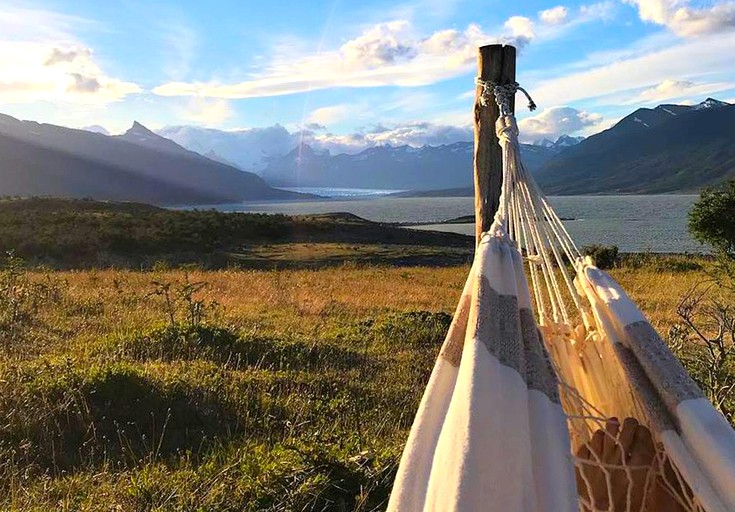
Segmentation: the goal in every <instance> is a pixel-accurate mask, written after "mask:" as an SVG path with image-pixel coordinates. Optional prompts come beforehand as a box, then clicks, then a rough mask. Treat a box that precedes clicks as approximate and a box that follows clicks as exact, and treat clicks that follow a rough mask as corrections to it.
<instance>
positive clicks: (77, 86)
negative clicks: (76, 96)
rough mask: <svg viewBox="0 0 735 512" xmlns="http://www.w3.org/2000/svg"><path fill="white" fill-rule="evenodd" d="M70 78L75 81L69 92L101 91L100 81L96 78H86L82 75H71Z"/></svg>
mask: <svg viewBox="0 0 735 512" xmlns="http://www.w3.org/2000/svg"><path fill="white" fill-rule="evenodd" d="M69 76H70V77H72V78H73V79H74V83H73V84H71V85H70V86H69V87H68V88H67V90H68V91H71V92H80V93H94V92H97V91H99V90H100V88H101V87H102V86H101V85H100V82H99V80H97V79H96V78H95V77H92V76H84V75H82V74H81V73H69Z"/></svg>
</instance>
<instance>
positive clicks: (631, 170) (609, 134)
mask: <svg viewBox="0 0 735 512" xmlns="http://www.w3.org/2000/svg"><path fill="white" fill-rule="evenodd" d="M731 177H735V105H730V104H727V103H724V102H720V101H717V100H713V99H711V98H709V99H707V100H705V101H704V102H702V103H700V104H698V105H693V106H687V105H660V106H658V107H656V108H654V109H645V108H642V109H638V110H636V111H635V112H633V113H632V114H630V115H629V116H627V117H625V118H623V119H622V120H621V121H620V122H618V123H617V124H616V125H615V126H614V127H612V128H610V129H608V130H605V131H604V132H602V133H598V134H596V135H593V136H591V137H589V138H587V139H586V140H584V141H582V142H581V143H580V144H578V145H576V146H573V147H570V148H567V149H565V150H564V151H562V152H560V153H559V154H558V155H556V156H554V157H552V158H551V159H550V160H549V161H548V162H547V163H546V164H545V165H544V166H542V167H541V169H539V170H538V172H536V180H537V181H538V183H539V185H541V187H542V188H543V189H544V191H545V192H546V193H547V194H568V195H573V194H616V193H625V194H660V193H671V192H693V191H696V190H699V189H701V188H702V187H705V186H708V185H714V184H716V183H719V182H721V181H723V180H725V179H727V178H731Z"/></svg>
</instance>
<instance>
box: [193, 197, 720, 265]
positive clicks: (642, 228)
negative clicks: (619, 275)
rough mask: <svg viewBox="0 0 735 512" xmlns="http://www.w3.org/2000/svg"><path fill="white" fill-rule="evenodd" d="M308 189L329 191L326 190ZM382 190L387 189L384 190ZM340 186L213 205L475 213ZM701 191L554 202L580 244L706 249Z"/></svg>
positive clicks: (456, 204)
mask: <svg viewBox="0 0 735 512" xmlns="http://www.w3.org/2000/svg"><path fill="white" fill-rule="evenodd" d="M309 192H312V193H317V194H319V193H320V192H321V193H324V190H322V189H309ZM381 192H382V193H381ZM385 192H386V191H375V190H371V191H369V193H366V194H362V195H360V193H359V192H354V191H353V192H350V191H349V189H340V190H339V193H340V194H341V195H340V197H330V198H325V199H318V200H311V201H269V202H247V203H238V204H226V205H217V206H213V208H216V209H218V210H222V211H242V212H259V213H284V214H288V215H301V214H310V213H331V212H349V213H353V214H355V215H358V216H360V217H363V218H365V219H369V220H373V221H377V222H421V223H432V222H441V221H444V220H447V219H453V218H457V217H461V216H464V215H471V214H472V213H473V199H472V198H471V197H426V198H424V197H415V198H414V197H412V198H399V197H385ZM696 199H697V196H696V195H656V196H631V195H626V196H557V197H550V198H549V200H550V202H551V204H552V205H553V207H554V209H555V210H556V211H557V213H558V214H559V216H560V217H562V218H569V219H573V220H568V221H565V222H564V224H565V226H566V227H567V229H568V230H569V233H570V234H571V235H572V238H574V240H575V242H576V243H577V245H578V246H580V247H581V246H584V245H588V244H595V243H597V244H605V245H617V246H618V247H619V248H620V250H621V251H623V252H643V251H650V252H658V253H675V252H676V253H678V252H690V253H691V252H707V251H706V248H705V247H704V246H702V245H701V244H699V243H698V242H696V241H695V240H694V239H692V237H691V236H690V235H689V232H688V231H687V213H688V211H689V209H690V207H691V205H692V203H693V202H694V201H695V200H696ZM199 208H206V207H201V206H200V207H199ZM411 229H434V230H439V231H451V232H457V233H464V234H468V235H472V234H474V225H473V224H428V225H423V226H417V227H414V228H411Z"/></svg>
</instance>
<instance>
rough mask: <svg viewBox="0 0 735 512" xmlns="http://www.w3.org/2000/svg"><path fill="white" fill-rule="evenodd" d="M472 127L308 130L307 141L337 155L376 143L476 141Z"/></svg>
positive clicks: (382, 126)
mask: <svg viewBox="0 0 735 512" xmlns="http://www.w3.org/2000/svg"><path fill="white" fill-rule="evenodd" d="M472 137H473V135H472V127H471V126H470V125H469V124H468V125H465V126H456V125H447V124H440V123H433V122H429V121H414V122H407V123H395V124H387V125H386V124H377V125H373V126H370V127H366V128H363V129H361V130H357V131H355V132H352V133H349V134H333V133H329V132H327V133H307V134H305V135H304V138H303V140H304V142H306V143H307V144H310V145H312V146H313V147H315V148H317V149H328V150H329V151H330V152H331V153H333V154H339V153H358V152H360V151H363V150H364V149H366V148H370V147H375V146H384V145H391V146H406V145H407V146H413V147H422V146H426V145H429V146H440V145H442V144H453V143H455V142H460V141H465V142H468V141H471V140H472Z"/></svg>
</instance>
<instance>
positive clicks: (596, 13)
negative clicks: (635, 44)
mask: <svg viewBox="0 0 735 512" xmlns="http://www.w3.org/2000/svg"><path fill="white" fill-rule="evenodd" d="M615 7H616V4H615V2H613V1H612V0H605V1H603V2H597V3H595V4H587V5H582V6H580V8H579V18H578V19H580V20H581V21H594V20H603V21H608V20H610V19H612V18H613V15H614V12H615Z"/></svg>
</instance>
